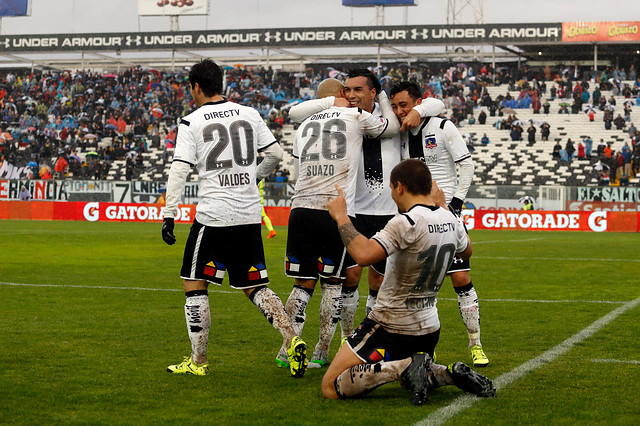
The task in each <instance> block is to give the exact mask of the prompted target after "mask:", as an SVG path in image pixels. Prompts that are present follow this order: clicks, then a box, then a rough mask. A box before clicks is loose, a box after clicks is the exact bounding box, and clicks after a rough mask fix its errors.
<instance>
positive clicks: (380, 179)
mask: <svg viewBox="0 0 640 426" xmlns="http://www.w3.org/2000/svg"><path fill="white" fill-rule="evenodd" d="M372 115H374V116H376V117H382V111H381V110H380V106H379V105H378V104H377V103H376V104H374V109H373V112H372ZM401 152H402V151H401V147H400V135H397V136H394V137H392V138H384V139H383V138H374V139H372V138H365V139H364V142H363V144H362V160H361V161H360V162H359V163H358V177H357V179H356V195H355V203H356V214H365V215H383V216H390V215H394V214H396V213H397V212H398V207H397V206H396V203H395V202H394V201H393V199H392V198H391V188H390V187H389V178H390V176H391V170H392V169H393V168H394V167H395V166H396V165H397V164H398V163H399V162H400V160H401Z"/></svg>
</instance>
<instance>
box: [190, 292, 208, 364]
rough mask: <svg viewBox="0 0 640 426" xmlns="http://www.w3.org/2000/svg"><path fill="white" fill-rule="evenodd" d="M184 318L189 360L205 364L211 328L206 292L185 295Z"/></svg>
mask: <svg viewBox="0 0 640 426" xmlns="http://www.w3.org/2000/svg"><path fill="white" fill-rule="evenodd" d="M184 316H185V319H186V320H187V332H188V333H189V340H190V341H191V358H192V359H193V362H195V363H196V364H204V363H206V362H207V342H208V340H209V328H210V327H211V311H210V309H209V296H208V293H207V291H206V290H195V291H189V292H187V293H186V294H185V302H184Z"/></svg>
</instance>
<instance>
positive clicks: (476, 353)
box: [469, 345, 489, 367]
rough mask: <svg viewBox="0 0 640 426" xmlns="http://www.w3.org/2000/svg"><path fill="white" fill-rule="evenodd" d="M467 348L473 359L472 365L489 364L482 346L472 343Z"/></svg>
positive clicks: (484, 365)
mask: <svg viewBox="0 0 640 426" xmlns="http://www.w3.org/2000/svg"><path fill="white" fill-rule="evenodd" d="M469 350H470V351H471V358H472V359H473V366H474V367H486V366H487V365H489V358H487V356H486V355H485V354H484V351H483V350H482V346H480V345H473V346H471V347H470V348H469Z"/></svg>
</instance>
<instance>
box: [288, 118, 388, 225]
mask: <svg viewBox="0 0 640 426" xmlns="http://www.w3.org/2000/svg"><path fill="white" fill-rule="evenodd" d="M386 125H387V121H386V120H384V119H380V118H379V117H374V116H373V115H371V114H369V113H368V112H366V111H363V110H361V109H360V108H341V107H332V108H329V109H326V110H324V111H322V112H319V113H316V114H313V115H311V116H310V117H308V118H307V119H306V120H304V121H303V122H302V124H301V125H300V127H299V128H298V131H297V132H296V135H295V139H294V143H293V155H294V157H295V158H297V159H298V164H297V166H298V167H297V170H298V178H297V181H296V186H295V194H294V195H293V197H292V198H291V208H296V207H304V208H309V209H319V210H326V208H327V202H328V201H330V200H331V199H333V198H335V197H336V196H337V191H336V189H335V184H338V185H340V187H341V188H342V190H343V192H344V194H345V198H346V200H347V213H348V214H349V215H354V197H355V192H356V176H357V170H358V163H359V162H360V157H361V155H362V151H361V147H362V143H363V136H369V137H374V138H375V137H377V136H379V135H380V134H381V133H382V132H383V131H384V130H385V128H386Z"/></svg>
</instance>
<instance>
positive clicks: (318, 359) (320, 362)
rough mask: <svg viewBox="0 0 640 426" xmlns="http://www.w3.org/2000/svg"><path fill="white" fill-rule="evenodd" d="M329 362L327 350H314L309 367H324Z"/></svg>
mask: <svg viewBox="0 0 640 426" xmlns="http://www.w3.org/2000/svg"><path fill="white" fill-rule="evenodd" d="M328 363H329V354H328V353H326V352H325V351H313V356H312V357H311V361H309V365H307V368H322V367H324V366H325V365H327V364H328Z"/></svg>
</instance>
